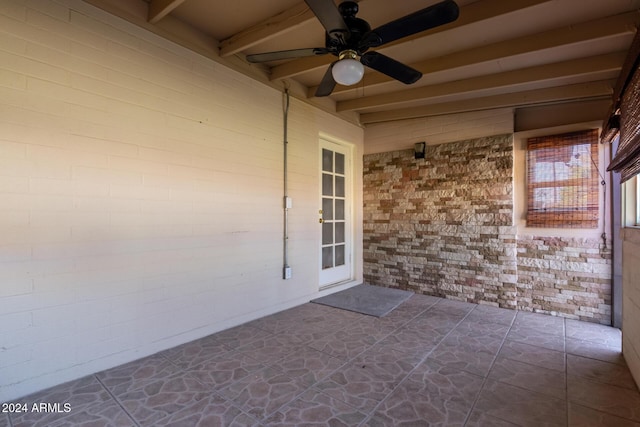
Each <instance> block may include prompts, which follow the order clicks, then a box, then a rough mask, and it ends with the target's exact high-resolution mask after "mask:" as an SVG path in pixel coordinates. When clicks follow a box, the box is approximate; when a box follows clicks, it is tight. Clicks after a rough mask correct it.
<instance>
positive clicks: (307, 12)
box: [220, 2, 316, 57]
mask: <svg viewBox="0 0 640 427" xmlns="http://www.w3.org/2000/svg"><path fill="white" fill-rule="evenodd" d="M315 18H316V17H315V15H314V14H313V12H312V11H311V9H309V7H308V6H307V4H306V3H304V2H301V3H298V4H297V5H295V6H294V7H292V8H290V9H287V10H286V11H284V12H282V13H279V14H277V15H275V16H272V17H270V18H268V19H266V20H264V21H262V22H261V23H259V24H257V25H254V26H252V27H250V28H247V29H245V30H243V31H241V32H239V33H237V34H234V35H233V36H231V37H229V38H228V39H225V40H222V41H221V42H220V56H222V57H225V56H230V55H234V54H236V53H238V52H241V51H243V50H245V49H248V48H250V47H251V46H255V45H257V44H260V43H262V42H265V41H267V40H269V39H271V38H273V37H276V36H278V35H280V34H284V33H286V32H288V31H291V30H293V29H295V28H297V27H299V26H301V25H303V24H305V23H307V22H308V21H311V20H313V19H315Z"/></svg>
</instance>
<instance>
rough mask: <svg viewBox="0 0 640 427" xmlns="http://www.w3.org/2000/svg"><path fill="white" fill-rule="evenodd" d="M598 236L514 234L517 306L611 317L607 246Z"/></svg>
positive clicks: (608, 320)
mask: <svg viewBox="0 0 640 427" xmlns="http://www.w3.org/2000/svg"><path fill="white" fill-rule="evenodd" d="M600 245H601V241H600V240H598V239H576V238H573V239H572V238H559V237H535V236H518V309H520V310H533V311H542V312H546V313H553V314H560V315H563V316H565V317H572V318H576V319H580V320H589V321H594V322H598V323H604V324H610V323H611V252H610V251H602V250H601V249H600Z"/></svg>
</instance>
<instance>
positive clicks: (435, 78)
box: [85, 0, 640, 124]
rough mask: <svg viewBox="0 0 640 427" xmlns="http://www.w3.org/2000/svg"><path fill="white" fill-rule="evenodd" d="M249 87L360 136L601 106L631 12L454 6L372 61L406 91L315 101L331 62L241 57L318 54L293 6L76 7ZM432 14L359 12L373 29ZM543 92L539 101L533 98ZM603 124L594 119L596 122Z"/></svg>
mask: <svg viewBox="0 0 640 427" xmlns="http://www.w3.org/2000/svg"><path fill="white" fill-rule="evenodd" d="M85 1H87V2H89V3H91V4H93V5H95V6H98V7H101V8H103V9H105V10H107V11H109V12H110V13H113V14H116V15H119V16H121V17H123V18H125V19H128V20H129V21H131V22H134V23H136V24H137V25H140V26H143V27H145V28H147V29H149V30H151V31H155V32H157V33H158V34H160V35H162V36H163V37H166V38H168V39H171V40H173V41H175V42H178V43H181V44H183V45H184V46H186V47H188V48H191V49H193V50H196V51H198V52H199V53H202V54H204V55H207V56H209V57H211V58H212V59H214V60H216V61H220V62H222V63H225V64H227V65H229V66H231V67H233V68H234V69H237V70H239V71H241V72H244V73H246V74H248V75H250V76H252V77H254V78H256V79H258V80H261V81H265V82H267V83H269V84H273V85H274V86H278V85H279V86H280V87H283V84H282V81H285V82H287V85H288V86H290V87H292V88H294V89H292V90H295V91H296V93H297V95H298V96H299V97H304V98H307V99H308V101H309V102H311V103H314V104H317V105H319V106H321V107H322V108H325V109H329V110H332V111H334V112H336V114H343V115H349V116H350V117H358V118H359V119H360V121H361V122H362V123H364V124H367V123H373V122H379V121H386V120H396V119H403V118H410V117H420V116H425V115H433V114H445V113H450V112H458V111H471V110H478V109H488V108H502V107H514V108H522V107H528V106H534V105H546V104H558V103H568V102H576V101H581V100H594V99H602V100H603V102H604V101H605V100H609V99H610V98H611V94H612V92H613V87H614V86H615V82H616V79H617V77H618V74H619V73H620V70H621V68H622V66H623V63H624V60H625V57H626V52H627V50H628V49H629V47H630V45H631V42H632V40H633V37H634V35H635V31H636V28H637V26H638V25H639V24H640V11H639V10H638V9H639V8H640V0H606V1H605V0H457V1H456V2H457V4H458V6H459V7H460V16H459V18H458V20H456V21H455V22H453V23H451V24H447V25H444V26H441V27H437V28H434V29H432V30H428V31H425V32H423V33H420V34H417V35H415V36H411V37H407V38H405V39H402V40H400V41H398V42H395V43H390V44H389V45H386V46H384V47H383V48H381V49H379V51H380V52H382V53H384V54H385V55H387V56H390V57H392V58H394V59H396V60H398V61H400V62H404V63H406V64H408V65H411V66H413V67H414V68H417V69H418V70H420V71H422V72H423V74H424V75H423V77H422V79H420V80H419V81H418V82H417V83H414V84H413V85H408V86H407V85H404V84H402V83H399V82H397V81H393V80H391V79H390V78H388V77H386V76H384V75H382V74H380V73H378V72H375V71H373V70H370V69H367V73H366V74H365V78H364V79H363V81H362V82H361V83H359V84H357V85H355V86H353V87H341V86H337V87H336V89H335V90H334V92H333V93H332V95H331V96H330V97H329V99H318V98H314V96H313V94H314V93H315V87H316V86H317V85H318V84H319V82H320V80H321V78H322V76H323V75H324V73H325V71H326V69H327V66H328V64H330V63H331V62H332V61H334V60H335V57H334V56H332V55H325V56H316V57H310V58H301V59H295V60H288V61H279V62H278V63H269V64H249V63H247V62H246V60H245V59H244V57H245V55H247V54H254V53H263V52H270V51H276V50H286V49H296V48H304V47H323V46H324V29H323V27H322V26H321V25H320V23H319V22H318V20H317V18H316V17H315V16H314V15H313V14H312V13H311V11H310V10H309V9H308V7H307V6H306V4H305V3H304V1H303V0H269V1H264V0H234V1H228V0H225V1H221V0H85ZM435 3H437V1H435V0H395V1H389V0H360V1H359V7H360V11H359V13H358V17H360V18H362V19H365V20H366V21H368V22H369V24H371V27H372V28H375V27H377V26H379V25H381V24H384V23H386V22H389V21H391V20H394V19H397V18H399V17H401V16H404V15H406V14H409V13H411V12H415V11H417V10H420V9H423V8H425V7H428V6H431V5H433V4H435ZM541 89H543V90H541ZM603 118H604V117H603Z"/></svg>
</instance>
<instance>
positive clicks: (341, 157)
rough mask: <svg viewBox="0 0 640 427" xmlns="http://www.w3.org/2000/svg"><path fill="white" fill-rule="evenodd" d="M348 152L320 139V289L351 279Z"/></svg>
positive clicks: (349, 153) (349, 165)
mask: <svg viewBox="0 0 640 427" xmlns="http://www.w3.org/2000/svg"><path fill="white" fill-rule="evenodd" d="M351 169H352V167H351V150H350V148H349V147H348V146H345V145H341V144H337V143H334V142H330V141H327V140H324V139H321V140H320V179H321V191H320V210H319V213H320V221H319V223H320V229H321V231H320V234H321V242H322V243H321V250H320V287H321V288H322V287H326V286H329V285H332V284H335V283H340V282H344V281H346V280H349V279H351V278H352V268H351V259H352V253H351V251H352V229H351V227H352V220H351V212H352V211H351V182H352V179H351Z"/></svg>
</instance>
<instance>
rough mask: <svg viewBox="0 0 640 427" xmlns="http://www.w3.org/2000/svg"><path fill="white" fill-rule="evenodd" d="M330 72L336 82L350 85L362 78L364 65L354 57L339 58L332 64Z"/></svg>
mask: <svg viewBox="0 0 640 427" xmlns="http://www.w3.org/2000/svg"><path fill="white" fill-rule="evenodd" d="M331 74H332V75H333V79H334V80H335V81H336V83H339V84H341V85H343V86H351V85H354V84H356V83H358V82H359V81H360V80H362V76H363V75H364V65H362V64H361V63H360V61H358V60H355V59H351V58H345V59H341V60H340V61H338V62H336V63H335V64H334V66H333V68H332V69H331Z"/></svg>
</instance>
